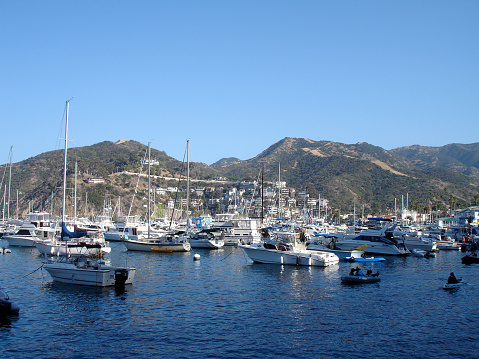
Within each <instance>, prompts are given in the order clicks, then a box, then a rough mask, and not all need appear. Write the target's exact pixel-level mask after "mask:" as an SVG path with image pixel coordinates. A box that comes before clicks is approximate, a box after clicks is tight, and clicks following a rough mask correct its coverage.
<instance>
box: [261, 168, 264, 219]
mask: <svg viewBox="0 0 479 359" xmlns="http://www.w3.org/2000/svg"><path fill="white" fill-rule="evenodd" d="M263 176H264V165H263V167H262V169H261V226H263V209H264V207H263V203H264V196H263V192H264V188H263Z"/></svg>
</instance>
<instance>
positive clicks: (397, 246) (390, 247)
mask: <svg viewBox="0 0 479 359" xmlns="http://www.w3.org/2000/svg"><path fill="white" fill-rule="evenodd" d="M390 224H391V223H390V222H389V223H388V224H387V225H386V226H384V227H383V228H381V229H379V230H378V229H366V230H364V231H362V232H360V233H359V234H358V235H357V236H356V237H354V238H352V239H339V240H338V241H337V242H336V247H337V248H338V249H342V250H346V251H348V250H352V249H354V248H357V247H360V246H366V247H364V252H365V253H368V254H382V255H396V256H399V255H406V254H409V250H408V249H407V248H406V246H405V245H404V243H400V242H398V241H397V240H395V239H394V238H393V236H392V235H391V234H389V235H387V236H386V231H387V229H388V228H389V226H390Z"/></svg>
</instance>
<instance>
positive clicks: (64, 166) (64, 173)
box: [62, 100, 70, 223]
mask: <svg viewBox="0 0 479 359" xmlns="http://www.w3.org/2000/svg"><path fill="white" fill-rule="evenodd" d="M69 108H70V100H68V101H67V102H66V115H65V151H64V152H65V153H64V158H63V206H62V222H63V223H64V222H65V197H66V193H67V141H68V110H69Z"/></svg>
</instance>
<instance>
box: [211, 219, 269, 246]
mask: <svg viewBox="0 0 479 359" xmlns="http://www.w3.org/2000/svg"><path fill="white" fill-rule="evenodd" d="M218 216H225V215H224V214H223V215H218ZM215 222H216V223H214V224H213V226H214V227H215V228H220V229H222V230H223V231H224V233H225V236H224V241H225V246H236V245H238V244H249V243H259V242H260V241H261V234H260V233H259V230H258V224H257V220H256V219H252V218H232V217H230V218H228V219H227V220H226V221H223V222H222V221H221V219H220V220H216V221H215Z"/></svg>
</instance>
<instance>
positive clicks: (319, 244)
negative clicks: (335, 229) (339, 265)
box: [306, 234, 364, 259]
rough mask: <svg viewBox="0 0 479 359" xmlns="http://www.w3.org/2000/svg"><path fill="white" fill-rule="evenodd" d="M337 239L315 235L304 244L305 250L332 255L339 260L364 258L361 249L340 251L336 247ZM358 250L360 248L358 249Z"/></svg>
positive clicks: (332, 236) (335, 237) (328, 235)
mask: <svg viewBox="0 0 479 359" xmlns="http://www.w3.org/2000/svg"><path fill="white" fill-rule="evenodd" d="M337 239H338V237H337V236H335V235H332V234H316V235H315V236H314V237H312V238H311V239H310V240H308V242H307V244H306V249H307V250H312V251H321V252H330V253H334V254H335V255H337V256H338V257H339V259H345V258H348V257H349V258H361V257H363V256H364V251H363V250H362V249H350V250H341V249H338V248H337V247H336V241H337ZM359 248H360V247H359Z"/></svg>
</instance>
